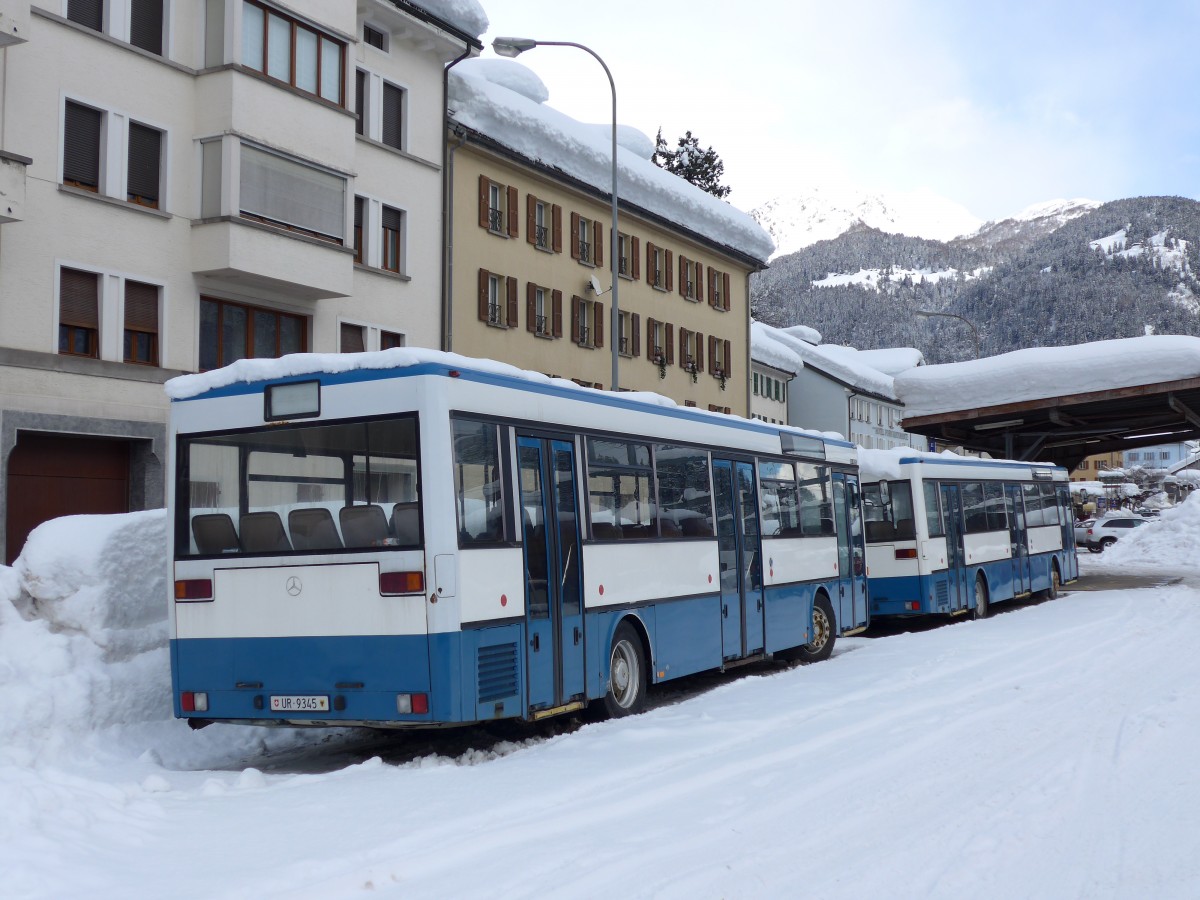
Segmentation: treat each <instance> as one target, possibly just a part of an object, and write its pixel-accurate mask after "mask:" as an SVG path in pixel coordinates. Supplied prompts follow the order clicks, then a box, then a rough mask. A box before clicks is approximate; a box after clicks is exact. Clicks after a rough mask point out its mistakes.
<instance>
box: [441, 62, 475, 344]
mask: <svg viewBox="0 0 1200 900" xmlns="http://www.w3.org/2000/svg"><path fill="white" fill-rule="evenodd" d="M470 55H471V45H470V44H467V45H466V46H465V47H464V48H463V52H462V55H461V56H459V57H458V58H457V59H455V60H454V61H453V62H451V63H450V65H448V66H446V68H445V69H444V70H443V72H442V116H443V118H442V349H443V350H445V351H446V352H450V351H452V350H453V349H454V310H453V305H452V302H453V298H452V295H451V294H452V288H453V286H454V275H453V273H452V271H451V265H452V263H453V259H454V206H453V201H454V188H453V185H452V183H451V182H452V180H453V175H454V151H455V150H457V149H458V148H459V147H461V146H462V145H463V142H464V141H465V140H466V133H465V132H464V133H462V134H458V132H457V131H456V132H455V134H456V136H457V137H458V138H459V141H458V143H457V144H456V145H455V146H454V147H451V146H450V141H449V140H448V139H447V137H446V130H447V126H448V124H449V112H450V70H451V69H453V68H454V67H455V66H457V65H458V64H459V63H460V62H462V61H463V60H464V59H466V58H467V57H469V56H470Z"/></svg>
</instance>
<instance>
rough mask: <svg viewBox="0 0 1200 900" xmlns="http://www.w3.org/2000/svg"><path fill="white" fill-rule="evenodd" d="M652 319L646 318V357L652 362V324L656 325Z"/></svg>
mask: <svg viewBox="0 0 1200 900" xmlns="http://www.w3.org/2000/svg"><path fill="white" fill-rule="evenodd" d="M657 324H658V322H656V321H655V320H654V319H651V318H647V319H646V359H648V360H650V362H654V326H655V325H657Z"/></svg>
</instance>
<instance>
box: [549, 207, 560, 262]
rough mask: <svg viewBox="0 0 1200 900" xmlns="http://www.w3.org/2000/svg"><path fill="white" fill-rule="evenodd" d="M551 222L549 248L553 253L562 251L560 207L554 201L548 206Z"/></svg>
mask: <svg viewBox="0 0 1200 900" xmlns="http://www.w3.org/2000/svg"><path fill="white" fill-rule="evenodd" d="M550 217H551V219H552V220H553V222H552V226H553V227H552V234H551V236H550V239H551V245H550V246H551V248H552V249H553V250H554V252H555V253H562V207H561V206H559V205H558V204H557V203H555V204H554V205H553V206H552V207H551V208H550Z"/></svg>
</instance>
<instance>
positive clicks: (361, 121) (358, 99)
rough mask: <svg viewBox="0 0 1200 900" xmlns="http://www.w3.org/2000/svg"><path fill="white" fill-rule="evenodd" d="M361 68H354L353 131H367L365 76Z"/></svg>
mask: <svg viewBox="0 0 1200 900" xmlns="http://www.w3.org/2000/svg"><path fill="white" fill-rule="evenodd" d="M368 77H369V76H368V75H367V73H366V72H364V71H363V70H362V69H355V70H354V133H355V134H361V135H364V136H365V135H366V133H367V78H368Z"/></svg>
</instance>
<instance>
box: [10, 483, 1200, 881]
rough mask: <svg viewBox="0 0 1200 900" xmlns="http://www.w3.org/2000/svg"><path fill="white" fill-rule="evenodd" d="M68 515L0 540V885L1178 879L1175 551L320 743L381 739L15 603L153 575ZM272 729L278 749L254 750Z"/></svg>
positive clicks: (1194, 661)
mask: <svg viewBox="0 0 1200 900" xmlns="http://www.w3.org/2000/svg"><path fill="white" fill-rule="evenodd" d="M1189 502H1190V501H1189ZM1185 517H1188V521H1190V522H1191V523H1192V525H1193V527H1194V526H1195V524H1197V522H1196V519H1195V507H1192V506H1185V507H1184V508H1183V509H1181V510H1180V512H1179V514H1178V516H1177V517H1175V518H1174V519H1168V520H1167V522H1166V523H1164V524H1170V523H1171V522H1173V521H1176V519H1177V520H1178V523H1177V524H1181V525H1182V524H1183V521H1184V518H1185ZM150 521H153V519H152V517H151V518H150ZM158 521H159V523H160V524H161V522H162V520H161V517H160V518H159V520H158ZM127 526H128V527H127ZM97 527H100V526H98V525H97V524H96V523H94V522H92V523H85V522H75V523H68V524H65V525H57V526H56V532H55V538H54V541H53V542H49V541H48V540H43V538H45V535H39V534H38V532H35V535H34V537H35V539H36V540H35V544H36V543H38V542H41V543H42V546H41V547H35V548H34V549H35V550H36V551H37V552H31V553H30V554H29V556H28V557H27V558H26V557H23V558H22V560H21V561H19V562H18V565H17V566H16V567H15V568H14V569H4V568H2V567H0V640H3V645H2V647H0V715H2V716H3V719H2V720H0V721H3V722H4V728H5V732H4V740H3V742H2V743H0V808H2V809H3V810H4V816H3V817H2V818H0V872H3V873H4V881H3V884H4V895H5V896H6V897H14V898H25V897H38V898H41V897H55V898H57V897H69V896H87V897H89V898H128V897H130V896H138V897H167V896H170V897H172V898H191V897H222V898H225V897H234V898H243V897H244V898H262V897H284V896H286V897H320V898H329V897H334V898H338V897H358V896H363V895H372V896H373V895H380V894H386V895H388V896H397V897H405V898H423V897H437V898H444V897H544V896H555V897H595V896H604V895H619V896H623V897H656V898H658V897H661V898H687V900H692V898H710V897H711V898H717V897H730V898H738V897H770V896H796V897H821V898H862V897H922V898H942V897H944V898H956V900H957V898H962V897H972V898H1009V897H1022V898H1030V897H1035V898H1036V897H1045V898H1059V897H1106V898H1107V897H1117V898H1138V900H1142V898H1146V897H1154V898H1156V900H1172V898H1180V900H1183V898H1189V900H1190V898H1192V897H1195V896H1197V895H1200V774H1198V773H1197V771H1196V767H1195V766H1194V764H1193V762H1194V756H1195V750H1196V747H1197V746H1200V715H1198V714H1197V713H1198V712H1200V708H1198V704H1197V700H1196V694H1195V691H1194V685H1195V684H1196V683H1197V681H1198V680H1200V654H1196V653H1195V645H1196V643H1197V641H1198V640H1200V570H1198V569H1197V566H1198V565H1200V554H1197V553H1195V552H1194V551H1189V553H1188V555H1186V556H1184V555H1183V554H1177V557H1178V558H1179V559H1180V560H1182V561H1186V563H1187V564H1188V565H1190V566H1191V567H1192V568H1191V569H1190V570H1189V571H1188V573H1187V577H1186V578H1185V580H1184V581H1183V582H1181V583H1177V584H1163V585H1160V586H1156V587H1151V588H1143V589H1123V590H1109V591H1103V592H1085V591H1073V592H1071V593H1069V594H1067V595H1066V596H1063V597H1061V598H1060V599H1059V600H1057V601H1053V602H1045V603H1041V604H1037V605H1027V606H1023V607H1020V608H1017V609H1015V610H1013V611H1012V612H1010V613H1007V614H1002V615H995V616H994V617H992V618H990V619H988V620H984V621H978V622H971V621H967V622H960V623H957V624H954V625H950V626H946V627H941V628H936V629H933V630H929V631H921V632H915V633H907V634H899V635H895V636H891V637H884V638H874V639H866V638H854V639H849V640H843V641H841V642H839V645H838V650H839V652H838V653H837V655H835V656H834V658H833V659H832V660H830V661H828V662H825V663H820V664H817V665H813V666H806V667H798V668H792V669H783V670H771V671H769V672H768V674H765V675H761V676H758V677H754V676H751V677H742V678H732V677H730V678H722V679H715V680H716V682H717V684H718V685H719V686H718V687H716V688H715V689H713V690H711V691H708V692H707V693H702V694H698V695H690V696H689V695H686V694H685V695H683V696H684V699H682V700H681V701H679V702H675V703H669V704H667V705H662V706H659V707H658V708H655V709H653V710H651V711H650V712H648V713H646V714H644V715H642V716H638V717H634V718H632V719H626V720H620V721H613V722H606V723H600V724H594V725H588V726H585V727H583V728H581V729H579V730H578V731H575V732H574V733H569V734H562V735H559V736H557V737H553V738H550V739H547V740H539V741H532V742H523V743H516V744H514V743H501V744H494V745H491V746H489V747H486V748H481V749H478V750H471V751H467V752H465V753H464V752H461V751H456V752H455V753H454V755H452V756H447V755H442V754H437V753H435V754H432V755H420V756H417V757H416V758H415V759H412V760H411V761H409V762H405V763H403V764H399V765H397V764H389V763H384V762H383V761H382V760H381V759H380V758H379V757H378V756H372V755H371V753H372V752H374V751H373V750H369V751H367V752H365V753H363V754H362V755H361V756H360V757H359V760H360V761H356V762H354V763H352V764H349V765H347V764H346V763H345V757H346V751H348V750H350V751H352V750H353V747H354V746H356V745H355V743H354V742H355V741H359V742H360V744H359V745H358V746H362V747H366V748H375V747H377V746H378V744H379V741H380V740H381V739H380V738H378V737H370V738H367V737H364V736H362V735H361V733H357V732H341V733H338V734H336V735H328V734H326V733H323V732H316V733H313V732H290V731H289V732H275V731H265V730H260V729H255V728H237V727H233V726H211V727H210V728H208V729H205V730H204V731H201V732H190V731H188V729H187V728H186V727H184V726H182V725H181V724H180V723H178V722H175V721H173V720H171V719H170V711H169V702H168V697H167V693H168V690H169V680H168V673H167V660H166V653H165V650H164V649H163V648H162V647H161V646H158V638H155V639H154V640H153V641H152V642H151V643H154V644H155V646H154V647H153V648H152V649H149V650H146V651H144V652H141V653H136V652H134V653H133V655H131V656H129V657H128V658H115V659H107V658H106V653H105V652H104V649H103V647H102V646H101V645H102V644H106V643H107V641H106V635H107V634H108V632H109V630H110V628H111V627H112V626H106V625H104V624H103V623H105V622H112V621H113V617H112V613H111V611H109V610H107V609H106V608H105V607H106V604H104V603H99V602H96V603H90V602H83V601H82V600H81V601H79V602H77V603H76V602H73V601H72V598H71V597H69V596H66V595H65V594H64V595H63V596H59V597H58V599H57V600H56V601H53V602H54V603H57V604H58V608H60V609H71V610H74V612H73V614H72V615H73V618H71V622H73V623H74V624H71V625H68V623H67V618H66V617H65V615H64V616H58V617H54V618H51V619H47V618H39V617H35V618H33V619H27V618H25V617H24V616H23V615H22V614H21V612H20V611H19V610H18V606H21V608H22V609H23V610H24V612H25V614H26V615H36V614H37V613H38V612H39V611H40V610H41V609H42V608H43V606H42V601H41V600H40V599H39V601H38V603H37V604H36V605H33V604H31V601H30V599H29V598H27V597H26V598H22V597H21V596H20V595H21V592H22V591H23V590H24V591H26V592H27V591H28V589H29V588H30V587H33V588H34V589H35V590H36V591H39V592H41V593H47V592H46V591H42V589H41V587H39V585H48V584H54V585H58V586H65V585H67V584H68V582H69V583H70V584H73V585H74V584H77V585H78V588H76V589H75V594H81V593H83V592H85V591H87V590H89V589H96V590H97V591H99V594H103V595H104V596H106V597H107V598H108V601H107V606H111V605H112V604H114V603H115V604H117V605H122V604H123V603H126V602H130V603H132V605H133V606H134V607H135V608H139V609H140V608H145V606H146V603H147V598H149V597H150V596H152V595H154V594H157V592H158V590H159V588H158V587H157V586H155V587H153V588H150V587H149V586H148V585H149V581H148V582H147V586H146V587H144V588H143V589H142V593H140V594H139V596H138V597H135V598H131V599H129V600H126V599H125V597H124V596H119V595H118V593H117V592H115V591H113V590H110V587H111V584H110V582H109V579H110V578H112V577H114V573H117V572H120V571H122V570H124V569H134V570H137V571H140V572H142V573H151V574H149V576H148V577H149V580H153V579H154V578H155V576H153V574H152V569H153V566H149V565H147V562H148V560H149V559H151V558H153V557H154V556H155V554H161V552H162V551H161V544H160V539H159V538H157V537H151V536H150V534H149V531H147V533H145V534H143V536H142V538H141V539H140V540H138V541H132V540H130V539H129V536H130V531H131V530H132V529H134V528H135V527H146V528H147V529H149V525H148V524H147V522H146V521H143V522H137V521H132V522H129V521H127V522H126V523H124V524H122V523H118V527H114V528H112V529H111V531H110V532H109V535H110V536H109V537H108V538H107V539H105V540H104V541H102V542H101V541H99V540H97V539H96V538H95V535H96V534H97V532H96V531H95V529H96V528H97ZM1153 527H1154V526H1147V528H1146V529H1144V530H1146V531H1149V529H1150V528H1153ZM1163 533H1165V532H1163ZM1184 534H1185V533H1184V531H1183V530H1182V529H1181V530H1180V534H1179V535H1178V536H1177V537H1178V539H1179V540H1183V539H1184ZM120 535H124V537H119V536H120ZM1164 540H1165V538H1164ZM75 547H80V548H82V549H88V548H91V549H88V554H87V556H86V558H84V556H85V555H84V554H80V560H78V561H75V560H73V557H74V555H75V554H74V548H75ZM97 547H98V548H99V549H98V550H96V548H97ZM1119 547H1120V545H1118V549H1119ZM55 548H57V552H51V551H54V550H55ZM1109 552H1110V553H1113V552H1115V551H1109ZM130 553H131V554H134V555H135V556H134V560H135V562H134V563H133V564H132V565H127V558H126V554H130ZM137 554H141V555H140V556H139V555H137ZM1105 556H1106V557H1107V556H1108V554H1106V555H1105ZM160 558H161V557H160ZM88 559H90V560H92V562H88V561H87V560H88ZM1111 559H1114V560H1115V559H1116V557H1115V556H1113V557H1111ZM1086 562H1087V564H1088V566H1089V567H1090V566H1091V561H1090V560H1088V561H1086ZM68 570H73V571H74V573H75V574H73V575H71V576H70V577H69V578H68V576H67V575H65V574H61V573H65V572H67V571H68ZM104 573H108V574H104ZM1164 581H1165V579H1164ZM122 590H131V591H134V592H135V593H137V592H138V588H137V587H136V585H135V586H129V587H126V588H123V589H122ZM48 593H58V594H63V592H62V591H57V592H56V591H49V592H48ZM67 593H69V592H67ZM81 609H83V610H88V612H86V614H85V613H84V612H80V611H79V610H81ZM118 618H119V617H118ZM150 627H151V630H153V627H154V626H150ZM88 643H90V644H92V646H93V648H94V649H93V650H92V651H91V652H89V653H84V652H80V651H82V648H84V647H85V646H86V645H87V644H88ZM68 650H70V651H72V653H73V654H74V655H73V656H72V657H71V658H70V659H66V658H65V656H66V655H67V651H68ZM135 659H143V660H145V663H144V669H143V670H142V671H140V672H139V673H137V675H136V677H134V676H133V673H132V672H130V671H129V670H128V669H126V668H123V667H127V666H128V665H129V663H130V662H131V661H132V660H135ZM35 664H36V665H41V666H44V667H47V668H46V669H45V670H44V671H43V670H40V669H37V668H35ZM117 671H120V672H122V673H123V675H122V677H125V676H129V683H131V684H132V683H140V684H141V685H142V687H143V688H144V690H145V693H146V695H147V696H150V697H152V698H153V697H157V699H156V700H154V701H153V702H151V703H149V704H148V705H146V706H144V707H141V706H139V707H138V714H137V715H132V714H131V710H130V709H128V708H127V706H126V703H125V700H124V697H126V696H128V694H126V693H124V692H117V693H115V694H113V695H111V696H109V695H107V694H106V691H105V690H103V689H99V690H90V689H89V690H86V691H84V690H82V689H81V688H79V687H78V684H77V683H76V682H78V683H82V682H92V683H94V684H102V683H104V682H105V681H112V680H114V679H115V676H114V674H113V673H114V672H117ZM69 676H70V678H74V679H75V682H72V681H71V680H70V678H69ZM84 696H86V698H87V701H88V703H87V708H86V709H85V708H83V707H81V706H80V704H79V703H78V702H77V701H78V700H79V699H80V697H84ZM14 699H17V700H19V701H20V702H17V703H14V702H13V701H14ZM63 700H66V701H69V702H68V703H67V704H66V706H65V707H63V708H60V701H63ZM39 704H40V707H41V708H39ZM43 708H44V709H49V710H51V711H52V713H51V714H50V715H48V716H47V715H45V714H44V713H43ZM393 740H395V741H396V742H398V743H401V744H402V743H403V742H405V741H406V740H412V738H405V737H403V736H399V737H396V738H394V739H393ZM422 740H428V738H422ZM284 746H286V747H290V748H292V750H293V756H292V757H290V758H291V759H293V760H295V761H296V765H294V766H293V767H292V768H293V769H294V770H295V771H291V772H289V771H287V770H286V767H285V770H284V771H283V772H282V773H280V774H272V773H268V772H265V771H264V769H266V768H268V765H267V764H268V763H270V762H272V760H275V759H278V758H279V756H278V754H277V753H276V751H278V749H279V748H280V747H284ZM331 746H332V747H336V748H337V749H338V752H337V753H330V752H329V748H330V747H331ZM385 755H389V756H390V754H385Z"/></svg>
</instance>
